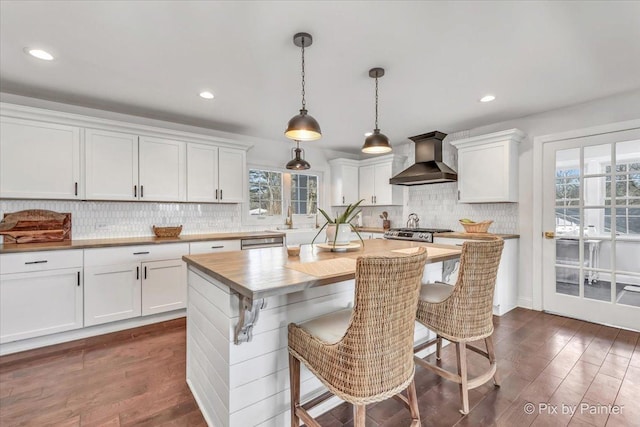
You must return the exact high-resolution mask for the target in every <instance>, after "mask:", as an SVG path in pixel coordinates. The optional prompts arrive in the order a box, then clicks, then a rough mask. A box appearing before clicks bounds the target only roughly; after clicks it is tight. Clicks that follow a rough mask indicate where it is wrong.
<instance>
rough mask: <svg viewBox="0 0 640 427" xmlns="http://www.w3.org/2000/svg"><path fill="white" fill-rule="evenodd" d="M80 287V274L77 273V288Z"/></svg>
mask: <svg viewBox="0 0 640 427" xmlns="http://www.w3.org/2000/svg"><path fill="white" fill-rule="evenodd" d="M79 286H80V272H79V271H78V287H79Z"/></svg>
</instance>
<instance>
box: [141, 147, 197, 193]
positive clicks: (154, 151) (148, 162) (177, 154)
mask: <svg viewBox="0 0 640 427" xmlns="http://www.w3.org/2000/svg"><path fill="white" fill-rule="evenodd" d="M138 149H139V165H140V166H139V167H140V169H139V179H138V182H139V184H140V191H139V194H138V196H139V198H140V200H143V201H170V202H185V201H186V200H187V191H186V190H187V186H186V160H185V154H186V144H185V142H183V141H174V140H171V139H161V138H152V137H148V136H141V137H140V142H139V148H138Z"/></svg>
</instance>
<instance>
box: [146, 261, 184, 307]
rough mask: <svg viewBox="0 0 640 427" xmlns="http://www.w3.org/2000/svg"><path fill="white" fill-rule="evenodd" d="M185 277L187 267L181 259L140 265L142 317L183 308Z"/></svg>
mask: <svg viewBox="0 0 640 427" xmlns="http://www.w3.org/2000/svg"><path fill="white" fill-rule="evenodd" d="M185 255H186V254H185ZM186 277H187V265H186V264H185V263H184V262H183V261H182V260H181V259H172V260H168V261H151V262H144V263H142V315H143V316H146V315H148V314H156V313H163V312H165V311H171V310H177V309H179V308H185V307H186V306H187V282H186Z"/></svg>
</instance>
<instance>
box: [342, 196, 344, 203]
mask: <svg viewBox="0 0 640 427" xmlns="http://www.w3.org/2000/svg"><path fill="white" fill-rule="evenodd" d="M342 204H343V205H344V196H342Z"/></svg>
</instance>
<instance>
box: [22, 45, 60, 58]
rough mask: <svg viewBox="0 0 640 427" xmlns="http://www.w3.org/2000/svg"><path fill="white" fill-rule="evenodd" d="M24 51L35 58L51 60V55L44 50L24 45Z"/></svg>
mask: <svg viewBox="0 0 640 427" xmlns="http://www.w3.org/2000/svg"><path fill="white" fill-rule="evenodd" d="M24 51H25V52H26V53H28V54H29V55H31V56H33V57H35V58H38V59H43V60H45V61H53V55H51V54H50V53H49V52H47V51H45V50H42V49H31V48H28V47H26V48H24Z"/></svg>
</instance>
